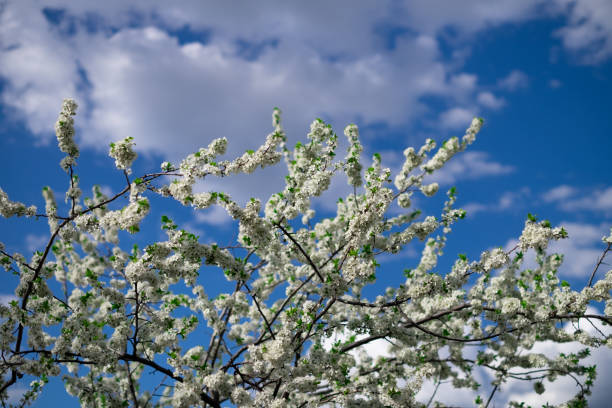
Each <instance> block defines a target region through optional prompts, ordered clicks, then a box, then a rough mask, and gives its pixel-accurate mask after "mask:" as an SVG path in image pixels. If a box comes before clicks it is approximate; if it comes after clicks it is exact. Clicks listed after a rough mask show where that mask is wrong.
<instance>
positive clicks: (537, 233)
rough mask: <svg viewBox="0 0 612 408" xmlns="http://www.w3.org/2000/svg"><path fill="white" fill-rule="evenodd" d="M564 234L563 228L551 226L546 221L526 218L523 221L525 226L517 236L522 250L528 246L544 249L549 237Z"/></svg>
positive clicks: (557, 236)
mask: <svg viewBox="0 0 612 408" xmlns="http://www.w3.org/2000/svg"><path fill="white" fill-rule="evenodd" d="M566 235H567V234H566V233H565V230H564V229H563V228H560V227H557V228H551V227H550V224H549V223H547V222H546V221H542V222H540V223H538V222H535V221H534V220H531V219H528V220H527V221H525V228H524V229H523V233H522V234H521V237H520V238H519V245H520V247H521V250H523V251H525V250H527V249H529V248H535V249H539V250H544V249H546V247H547V246H548V242H549V241H550V240H551V239H559V238H563V237H564V236H566Z"/></svg>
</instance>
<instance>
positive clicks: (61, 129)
mask: <svg viewBox="0 0 612 408" xmlns="http://www.w3.org/2000/svg"><path fill="white" fill-rule="evenodd" d="M77 107H78V105H77V103H76V102H75V101H74V100H72V99H69V98H68V99H64V103H63V104H62V111H61V112H60V114H59V117H58V118H57V122H55V135H56V136H57V142H58V145H59V148H60V150H61V151H62V152H64V153H66V154H68V156H71V157H73V158H74V157H79V148H78V147H77V145H76V143H75V142H74V139H73V138H74V119H73V118H72V117H73V116H74V115H76V109H77ZM71 163H72V162H71ZM62 167H64V166H62Z"/></svg>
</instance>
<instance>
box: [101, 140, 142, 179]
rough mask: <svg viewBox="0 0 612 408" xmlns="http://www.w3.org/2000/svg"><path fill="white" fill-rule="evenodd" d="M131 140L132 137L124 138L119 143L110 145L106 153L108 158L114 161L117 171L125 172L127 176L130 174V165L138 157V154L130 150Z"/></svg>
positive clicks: (132, 143) (132, 144)
mask: <svg viewBox="0 0 612 408" xmlns="http://www.w3.org/2000/svg"><path fill="white" fill-rule="evenodd" d="M133 140H134V138H133V137H126V138H125V139H123V140H121V141H119V142H115V143H111V144H110V151H109V153H108V155H109V156H110V157H112V158H113V159H115V166H117V168H118V169H121V170H125V171H127V172H128V174H130V173H131V172H132V170H131V169H130V167H132V163H133V162H134V160H136V157H138V154H136V152H134V150H133V149H132V146H134V142H133Z"/></svg>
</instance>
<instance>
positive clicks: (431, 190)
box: [421, 183, 440, 197]
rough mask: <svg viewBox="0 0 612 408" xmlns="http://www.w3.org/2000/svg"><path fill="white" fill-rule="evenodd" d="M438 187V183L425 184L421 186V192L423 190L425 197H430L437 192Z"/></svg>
mask: <svg viewBox="0 0 612 408" xmlns="http://www.w3.org/2000/svg"><path fill="white" fill-rule="evenodd" d="M438 188H440V186H438V183H431V184H429V185H426V186H421V192H423V194H425V195H426V196H427V197H431V196H433V195H434V194H436V193H437V192H438Z"/></svg>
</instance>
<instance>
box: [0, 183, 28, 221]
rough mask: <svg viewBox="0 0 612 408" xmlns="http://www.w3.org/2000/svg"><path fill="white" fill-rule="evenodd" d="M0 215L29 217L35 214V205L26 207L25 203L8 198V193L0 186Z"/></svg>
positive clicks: (5, 216)
mask: <svg viewBox="0 0 612 408" xmlns="http://www.w3.org/2000/svg"><path fill="white" fill-rule="evenodd" d="M0 215H2V216H3V217H4V218H9V217H12V216H13V215H17V216H20V217H21V216H24V215H25V216H26V217H31V216H33V215H36V206H33V205H31V206H29V207H26V206H25V204H23V203H20V202H17V201H11V200H9V197H8V195H7V194H6V193H5V192H4V190H2V189H1V188H0Z"/></svg>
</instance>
